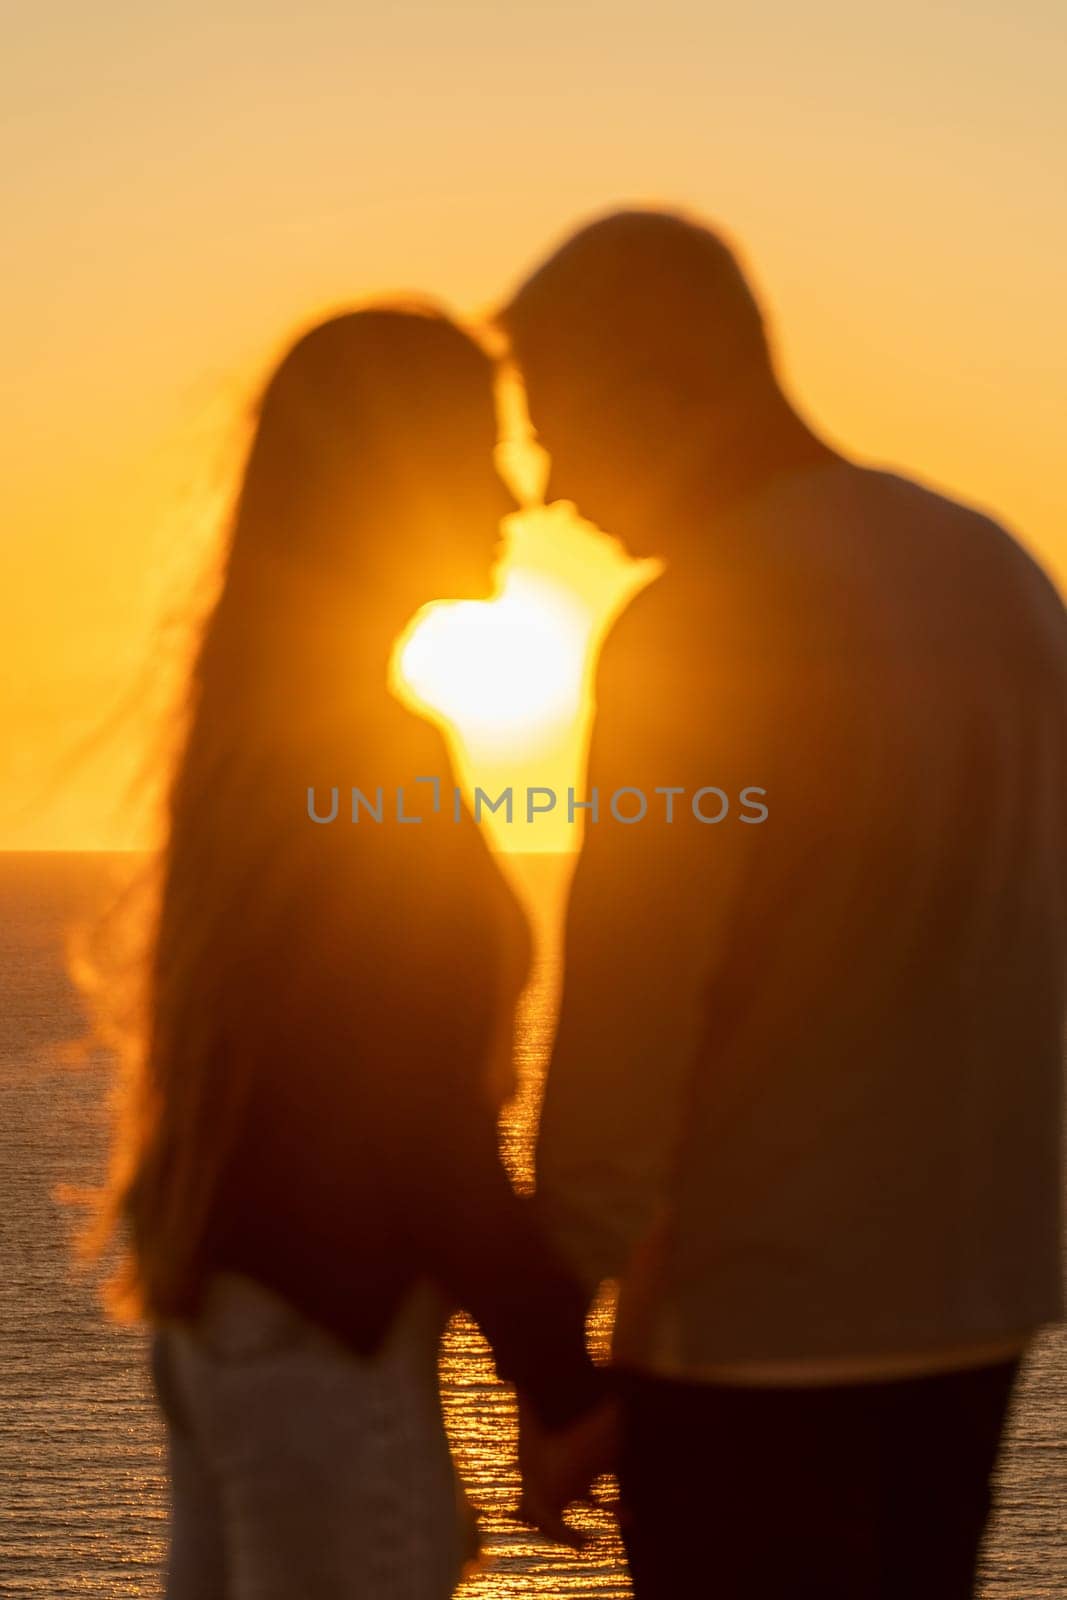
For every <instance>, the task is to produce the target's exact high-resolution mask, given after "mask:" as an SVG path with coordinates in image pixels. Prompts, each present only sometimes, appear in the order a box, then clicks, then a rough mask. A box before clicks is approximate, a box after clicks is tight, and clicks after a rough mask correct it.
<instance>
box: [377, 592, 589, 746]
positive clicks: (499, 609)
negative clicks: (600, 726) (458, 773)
mask: <svg viewBox="0 0 1067 1600" xmlns="http://www.w3.org/2000/svg"><path fill="white" fill-rule="evenodd" d="M589 626H590V618H589V616H588V614H587V612H586V608H585V607H584V606H582V604H581V603H580V601H578V600H577V598H576V597H574V596H572V595H570V594H568V593H567V591H566V589H565V588H564V587H563V586H562V585H560V584H557V583H555V582H553V581H552V580H551V579H550V578H547V577H543V576H541V575H540V574H537V573H531V572H528V571H521V570H516V569H512V570H511V571H510V572H508V574H507V576H506V578H505V580H504V583H503V586H502V588H501V591H500V593H499V594H498V595H496V596H494V598H493V599H492V600H460V601H451V602H449V601H446V602H442V603H438V604H435V605H432V606H429V607H427V608H426V609H425V610H424V611H422V612H420V613H419V615H418V617H417V618H416V619H415V622H414V623H413V625H412V627H411V629H410V631H409V633H408V636H407V638H406V640H404V641H403V643H402V644H401V646H400V653H399V676H400V681H401V684H402V686H403V688H404V689H405V690H406V691H407V692H408V693H409V694H410V695H411V696H412V697H413V699H414V700H415V702H416V703H417V704H419V705H420V706H422V707H424V708H427V709H429V710H430V711H432V712H435V713H437V714H438V715H440V716H443V717H446V718H447V719H448V720H449V721H450V722H451V723H453V724H454V725H455V727H456V728H457V729H458V730H459V731H460V733H461V734H462V735H463V736H464V737H465V738H467V739H469V740H475V741H478V742H479V743H484V742H487V741H489V742H491V743H492V744H493V745H495V746H497V747H498V748H503V747H521V746H523V745H526V744H529V743H530V742H531V741H539V740H541V739H543V738H545V737H550V736H552V735H554V734H557V733H558V732H559V731H560V730H562V729H564V728H566V727H567V726H568V725H569V724H570V723H572V722H573V720H574V718H575V717H576V716H577V714H578V709H579V707H580V705H581V698H582V688H583V680H584V666H585V655H586V648H587V643H588V638H589Z"/></svg>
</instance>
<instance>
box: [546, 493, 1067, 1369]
mask: <svg viewBox="0 0 1067 1600" xmlns="http://www.w3.org/2000/svg"><path fill="white" fill-rule="evenodd" d="M708 551H709V558H708V561H707V563H706V564H705V565H704V566H703V567H701V568H700V569H699V570H698V569H696V568H695V567H690V568H689V569H688V570H684V571H683V570H682V569H681V568H675V569H673V570H672V571H669V572H668V573H667V575H666V576H665V577H664V578H662V579H661V580H660V581H659V582H658V583H656V584H654V585H653V586H652V587H651V588H650V589H648V590H647V591H646V592H645V593H644V594H643V595H641V596H640V597H639V598H638V600H637V601H636V602H635V603H634V605H633V606H632V608H631V610H630V611H629V612H628V613H627V615H626V616H625V617H624V618H623V619H622V621H621V623H620V625H619V627H618V629H617V630H616V633H615V635H613V637H612V639H611V640H610V641H609V643H608V645H607V647H606V649H605V653H604V660H603V663H602V670H601V674H600V679H599V685H598V699H599V719H598V731H597V734H596V735H595V743H594V750H593V754H592V758H591V770H590V775H589V783H590V785H595V786H597V787H599V788H600V790H601V791H602V795H603V797H604V798H603V800H602V804H603V803H604V801H606V798H607V795H608V794H610V792H612V790H614V789H615V788H617V787H619V786H621V785H627V786H632V787H637V788H640V789H642V790H644V791H646V792H647V793H648V794H649V795H650V796H651V794H652V791H653V790H654V789H656V788H657V787H660V786H676V787H681V788H683V789H684V790H685V791H686V797H685V798H683V799H680V800H679V801H678V802H677V803H678V806H679V809H678V811H677V812H676V820H675V823H674V824H671V825H668V824H666V823H665V822H663V821H655V820H653V819H652V818H651V816H650V819H649V820H648V821H646V822H644V823H642V824H641V826H640V827H636V826H635V827H633V828H620V827H619V826H618V825H617V824H613V823H610V822H605V821H601V822H600V823H599V824H596V825H594V826H591V827H590V828H589V831H588V834H587V842H586V852H585V855H584V857H583V861H582V863H581V865H580V867H579V872H578V877H577V879H576V884H575V891H574V900H573V905H572V914H571V920H570V923H569V930H568V970H567V976H566V980H565V989H564V1001H563V1011H562V1015H561V1021H560V1032H559V1037H558V1041H557V1049H556V1056H555V1059H554V1062H553V1067H552V1070H551V1072H550V1077H549V1086H548V1094H547V1099H546V1107H545V1116H544V1123H543V1133H542V1141H541V1150H540V1173H541V1180H542V1183H543V1185H544V1188H545V1192H546V1199H547V1202H548V1204H549V1206H550V1208H553V1209H555V1210H556V1211H557V1215H558V1218H559V1223H560V1226H561V1228H562V1229H563V1231H564V1232H565V1233H566V1232H567V1231H568V1230H574V1229H576V1230H577V1231H578V1232H579V1233H580V1232H581V1229H582V1228H583V1226H585V1223H584V1222H583V1215H582V1214H583V1211H584V1213H585V1218H586V1219H587V1220H589V1219H592V1221H591V1227H590V1238H591V1239H592V1238H593V1235H594V1234H595V1233H596V1231H597V1223H596V1218H595V1213H596V1211H597V1208H598V1205H599V1204H600V1201H599V1199H598V1188H599V1190H600V1192H601V1194H603V1193H605V1192H606V1191H607V1190H610V1189H611V1188H612V1186H614V1189H615V1193H614V1195H611V1196H609V1198H608V1201H607V1210H608V1211H612V1212H613V1214H614V1222H613V1223H612V1225H611V1226H609V1227H608V1229H607V1230H606V1232H604V1238H605V1240H607V1243H605V1246H604V1249H603V1252H602V1258H601V1259H600V1260H597V1244H596V1242H595V1241H594V1243H593V1244H592V1246H591V1249H590V1252H589V1256H590V1260H591V1261H592V1262H593V1266H592V1268H591V1275H595V1274H596V1273H597V1272H599V1271H602V1270H604V1269H605V1268H607V1269H609V1270H618V1269H619V1268H621V1267H622V1265H623V1261H624V1259H625V1254H626V1252H627V1251H628V1249H629V1248H630V1247H631V1246H632V1245H633V1244H635V1243H636V1242H638V1241H639V1240H640V1238H641V1237H642V1233H643V1232H645V1231H646V1230H647V1228H648V1226H649V1225H650V1224H651V1222H652V1206H653V1205H654V1204H656V1203H659V1204H660V1205H661V1206H663V1207H664V1210H663V1211H662V1212H661V1213H660V1215H661V1219H665V1228H664V1229H663V1231H662V1236H661V1242H662V1246H663V1248H662V1254H663V1260H662V1261H661V1262H660V1264H659V1288H658V1291H657V1293H658V1295H659V1298H660V1303H659V1304H658V1306H657V1307H656V1308H655V1309H656V1315H655V1318H654V1321H655V1334H654V1336H653V1343H654V1345H655V1350H654V1351H652V1350H650V1351H649V1358H650V1360H652V1361H653V1363H654V1362H655V1361H656V1360H657V1359H658V1360H660V1361H661V1362H662V1363H663V1364H665V1365H666V1366H668V1367H669V1368H672V1369H676V1370H679V1371H694V1370H699V1369H702V1368H706V1367H709V1366H711V1367H714V1366H716V1365H717V1364H729V1363H734V1362H769V1363H773V1362H776V1361H782V1362H789V1361H795V1360H812V1361H819V1360H821V1359H829V1360H835V1359H841V1358H848V1359H853V1358H854V1359H858V1360H860V1361H862V1360H863V1359H865V1358H871V1359H877V1358H879V1357H883V1356H885V1355H887V1354H890V1353H894V1352H903V1353H906V1352H910V1351H921V1352H926V1351H931V1350H937V1349H939V1348H946V1347H958V1346H960V1345H961V1344H965V1343H969V1342H974V1343H976V1344H978V1343H981V1342H983V1341H989V1340H995V1339H997V1338H998V1337H1001V1336H1007V1335H1012V1334H1017V1333H1020V1332H1024V1331H1025V1330H1027V1329H1028V1328H1031V1327H1033V1326H1035V1325H1036V1324H1038V1323H1040V1322H1042V1321H1045V1320H1048V1319H1049V1318H1051V1317H1054V1316H1055V1315H1056V1314H1057V1311H1058V1307H1059V1290H1058V1282H1059V1258H1058V1206H1059V1193H1058V1189H1059V1107H1060V1085H1061V1071H1062V1028H1063V1017H1064V974H1065V968H1067V958H1065V945H1064V936H1065V901H1067V887H1065V880H1067V867H1065V862H1067V832H1065V830H1067V748H1065V741H1067V729H1065V706H1067V642H1065V641H1067V625H1065V619H1064V613H1063V609H1062V606H1061V605H1060V603H1059V600H1058V598H1057V597H1056V595H1055V593H1054V591H1053V590H1052V589H1051V588H1050V586H1049V585H1048V584H1047V582H1046V581H1045V579H1044V578H1043V577H1042V576H1041V574H1040V572H1039V571H1038V569H1037V568H1036V567H1035V566H1034V565H1033V564H1032V563H1031V562H1029V560H1028V559H1027V558H1026V557H1025V556H1024V555H1023V554H1022V552H1021V551H1020V550H1019V549H1018V547H1017V546H1015V545H1014V544H1013V542H1012V541H1011V540H1010V539H1008V537H1007V536H1006V535H1005V534H1004V533H1003V532H1002V531H1001V530H999V529H998V528H996V527H995V525H993V524H992V523H990V522H988V521H987V520H986V519H984V518H982V517H980V516H978V515H976V514H975V513H972V512H968V511H965V510H963V509H962V508H960V507H958V506H954V505H952V504H951V503H950V502H948V501H945V500H943V499H941V498H940V497H938V496H936V495H932V494H929V493H927V492H926V491H924V490H922V489H920V488H918V487H917V486H915V485H914V484H910V483H907V482H905V481H904V480H902V479H899V478H895V477H892V476H890V475H887V474H881V473H875V472H868V471H863V470H861V469H857V468H854V467H850V466H847V465H844V464H841V463H835V464H833V465H831V466H824V467H821V468H819V469H817V470H812V471H809V472H805V473H796V474H793V475H791V476H789V477H787V478H783V479H782V480H780V481H779V482H778V483H777V484H776V485H774V486H772V487H771V488H769V489H768V490H767V491H765V492H764V493H763V494H762V495H760V496H759V497H758V498H753V499H751V500H749V501H747V502H745V503H744V504H743V505H742V506H740V507H738V508H737V509H736V510H735V511H733V512H732V513H731V514H729V515H728V516H723V517H720V518H718V519H717V525H716V527H715V528H714V530H711V531H709V540H708ZM703 786H716V787H717V788H720V789H722V791H723V792H724V793H725V794H726V795H727V796H728V798H729V799H730V801H731V805H732V808H733V809H732V811H731V813H729V814H728V815H727V816H726V817H724V818H723V820H722V821H721V822H719V823H715V824H711V823H706V822H703V821H701V820H699V819H698V818H697V817H696V816H695V815H694V813H693V810H692V807H691V806H690V805H689V803H688V796H689V794H691V793H692V792H694V791H695V790H697V789H699V788H701V787H703ZM746 786H758V787H760V788H762V789H765V790H766V797H765V804H766V805H767V807H768V813H769V814H768V817H767V820H766V822H764V823H762V824H761V825H758V826H751V825H749V826H746V825H745V824H744V823H741V822H740V821H739V819H738V815H737V798H738V796H739V794H740V792H741V790H742V789H743V788H745V787H746ZM703 814H704V815H711V816H713V815H715V803H708V804H707V805H706V806H705V807H704V808H703ZM621 885H622V886H625V885H630V887H629V888H627V887H623V888H622V890H621V895H622V898H621V900H620V886H621ZM630 918H632V919H633V927H634V928H636V927H637V926H638V925H640V924H643V925H644V926H645V927H646V929H647V934H648V942H647V944H646V947H645V949H644V951H643V952H642V951H640V949H639V940H638V939H636V938H634V937H630V938H628V937H627V933H626V924H627V920H628V919H630ZM620 951H621V952H622V968H621V969H620V968H619V966H618V963H617V962H616V963H615V969H616V970H623V971H624V972H625V973H626V976H625V977H624V980H623V982H622V983H621V984H615V985H613V984H612V982H611V969H612V964H613V961H614V958H615V957H616V956H618V955H619V953H620ZM627 962H629V963H630V965H629V968H627V965H626V963H627ZM680 1018H681V1019H683V1021H680V1020H679V1019H680ZM594 1046H595V1048H596V1049H597V1050H599V1051H602V1052H603V1053H604V1056H605V1060H604V1061H603V1062H602V1063H601V1065H600V1067H599V1069H597V1070H593V1071H590V1069H589V1068H588V1065H587V1063H588V1058H589V1053H590V1049H591V1048H592V1047H594ZM583 1056H584V1058H585V1063H586V1064H583V1061H582V1060H581V1059H580V1058H581V1057H583ZM591 1095H592V1097H593V1098H592V1100H591V1099H590V1096H591ZM628 1096H629V1097H630V1100H631V1103H632V1104H633V1105H634V1106H635V1107H636V1108H637V1109H636V1111H635V1114H634V1115H633V1116H631V1117H630V1118H629V1119H628V1118H627V1116H626V1114H625V1112H624V1111H623V1110H621V1109H619V1107H621V1106H622V1103H623V1102H624V1101H626V1099H627V1097H628ZM612 1100H614V1101H615V1102H616V1104H611V1103H610V1102H611V1101H612ZM596 1101H599V1107H600V1109H599V1116H600V1120H601V1123H602V1124H604V1125H605V1126H603V1127H598V1126H597V1121H596V1119H597V1114H598V1113H597V1106H596V1104H595V1102H596ZM605 1102H608V1104H607V1105H606V1104H605ZM642 1141H644V1148H642ZM651 1146H655V1149H654V1150H652V1149H651ZM654 1167H655V1168H657V1171H656V1173H655V1174H653V1173H652V1168H654ZM627 1170H628V1171H629V1174H630V1176H631V1177H634V1176H635V1175H637V1176H638V1177H639V1181H638V1182H636V1183H635V1185H634V1189H635V1195H634V1196H633V1197H631V1198H630V1199H629V1200H626V1199H623V1201H622V1202H621V1203H620V1199H619V1197H620V1195H622V1192H623V1190H624V1189H625V1187H626V1183H627ZM605 1173H607V1174H608V1177H607V1179H605ZM612 1174H613V1176H612ZM653 1176H654V1177H655V1181H656V1182H657V1183H658V1184H659V1193H658V1195H656V1196H655V1197H653V1196H652V1187H653V1184H652V1183H651V1182H650V1178H651V1177H653ZM642 1185H643V1186H644V1188H643V1193H641V1194H637V1193H636V1191H638V1190H641V1188H642ZM583 1194H584V1199H583ZM609 1236H610V1237H609ZM612 1252H614V1255H615V1259H614V1261H612V1260H611V1259H610V1257H611V1256H612ZM578 1253H579V1254H580V1253H581V1252H580V1249H579V1252H578Z"/></svg>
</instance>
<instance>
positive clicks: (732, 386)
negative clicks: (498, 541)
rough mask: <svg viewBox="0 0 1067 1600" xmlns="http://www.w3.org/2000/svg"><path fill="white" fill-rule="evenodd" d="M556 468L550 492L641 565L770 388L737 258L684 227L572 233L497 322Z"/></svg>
mask: <svg viewBox="0 0 1067 1600" xmlns="http://www.w3.org/2000/svg"><path fill="white" fill-rule="evenodd" d="M498 320H499V322H500V324H501V326H502V327H503V329H504V330H505V332H506V334H507V336H508V338H509V340H510V343H511V346H512V350H513V351H514V354H515V357H516V360H517V361H518V364H519V366H520V368H521V369H522V372H523V376H524V379H525V382H526V391H527V398H528V401H529V407H530V415H531V418H532V420H533V424H534V427H535V428H536V429H537V431H538V434H539V436H540V438H541V441H542V443H543V444H544V446H545V448H546V449H547V450H548V452H549V454H550V456H551V458H552V479H551V492H552V495H553V496H554V497H556V498H560V497H562V498H566V499H570V500H574V501H576V502H577V504H578V505H579V506H580V508H581V510H582V511H583V512H585V513H586V514H587V515H589V516H591V517H593V518H594V519H595V520H596V521H597V522H599V523H600V525H601V526H602V527H603V528H605V529H607V530H608V531H610V532H611V533H614V534H618V535H620V536H621V537H623V538H625V539H626V540H627V541H628V542H629V543H630V545H631V547H632V548H633V549H634V551H635V553H638V554H651V553H660V552H663V553H669V551H668V550H667V539H668V538H669V535H668V536H667V537H666V538H665V537H664V535H663V533H662V532H661V530H660V529H659V528H656V527H654V526H652V525H651V524H653V523H654V522H655V521H656V518H657V516H658V515H659V514H660V513H661V512H662V511H663V510H664V509H665V508H666V507H667V506H669V505H671V504H673V503H676V502H677V500H678V498H679V496H684V494H685V492H686V489H687V486H688V482H689V479H690V478H692V477H693V476H694V475H695V474H696V473H698V472H699V471H700V470H701V458H702V457H706V456H707V455H709V454H710V452H711V451H712V450H713V449H715V448H718V447H719V444H721V442H722V441H723V439H724V438H725V437H726V436H727V435H728V433H729V429H730V422H731V418H732V417H734V416H736V415H737V414H738V413H739V412H740V411H741V410H742V409H749V407H750V397H751V396H752V395H753V394H764V393H766V392H768V391H769V390H770V389H772V388H773V387H774V382H773V375H772V370H771V358H770V351H769V348H768V344H767V338H766V334H765V331H764V326H763V319H762V316H761V314H760V311H759V307H758V306H757V304H756V301H755V299H754V297H753V294H752V291H751V289H750V288H749V286H748V284H747V283H746V281H745V278H744V276H743V274H742V272H741V269H740V268H739V266H738V264H737V262H736V260H735V259H734V256H733V254H732V253H731V251H730V250H729V249H728V247H727V246H726V245H725V244H724V243H723V242H722V240H721V239H720V238H718V237H717V235H716V234H714V233H712V232H711V231H710V230H709V229H707V228H702V227H700V226H698V225H697V224H695V223H692V222H688V221H686V220H685V219H684V218H683V217H680V216H675V215H672V214H670V213H667V212H657V211H623V212H617V213H615V214H613V215H611V216H608V217H604V218H602V219H601V220H599V221H597V222H593V223H591V224H590V225H588V226H587V227H585V228H582V229H580V230H579V232H578V233H576V234H574V235H573V236H572V237H571V238H570V239H568V240H567V242H566V243H565V244H564V245H562V246H561V248H560V249H559V250H557V251H556V252H555V253H554V254H553V255H552V256H550V257H549V258H548V260H547V261H545V262H544V263H543V264H542V265H541V266H540V267H538V269H537V270H536V271H535V272H534V273H533V274H532V276H530V277H529V278H528V279H527V280H526V282H525V283H524V284H523V285H522V287H521V288H520V289H519V291H518V293H517V294H516V295H515V296H514V298H513V299H512V300H511V302H510V304H509V305H508V306H506V307H505V308H504V310H503V311H502V312H501V313H500V315H499V319H498Z"/></svg>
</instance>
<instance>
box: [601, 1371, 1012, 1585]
mask: <svg viewBox="0 0 1067 1600" xmlns="http://www.w3.org/2000/svg"><path fill="white" fill-rule="evenodd" d="M1017 1371H1018V1362H1007V1363H1004V1364H1003V1365H998V1366H992V1367H982V1368H978V1369H974V1370H971V1371H965V1372H956V1373H950V1374H946V1375H939V1376H934V1377H922V1378H918V1379H897V1380H894V1381H892V1382H884V1383H874V1384H848V1385H840V1386H834V1387H819V1388H773V1389H770V1388H750V1387H741V1386H738V1387H725V1386H719V1385H710V1384H702V1383H680V1382H674V1381H671V1380H666V1379H660V1378H654V1377H648V1376H642V1375H638V1374H633V1373H631V1374H626V1375H625V1377H624V1384H623V1396H624V1400H623V1415H624V1424H623V1427H624V1439H623V1454H622V1462H621V1470H620V1483H621V1493H622V1512H623V1533H624V1537H625V1540H626V1549H627V1555H628V1558H629V1562H630V1570H631V1573H632V1576H633V1585H634V1596H635V1600H684V1597H687V1596H694V1597H696V1596H700V1597H705V1596H706V1597H707V1600H758V1597H763V1596H766V1597H767V1600H771V1597H773V1600H969V1597H970V1596H971V1595H972V1593H973V1588H974V1575H975V1567H976V1564H977V1559H978V1550H979V1545H980V1543H981V1538H982V1534H983V1531H984V1528H985V1524H986V1520H987V1517H988V1514H989V1509H990V1475H991V1473H992V1470H993V1466H994V1463H995V1460H996V1455H997V1449H998V1446H999V1443H1000V1439H1001V1434H1002V1432H1003V1428H1004V1421H1005V1415H1006V1412H1007V1408H1008V1402H1009V1398H1010V1395H1011V1390H1012V1385H1013V1383H1014V1380H1015V1377H1016V1374H1017Z"/></svg>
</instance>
